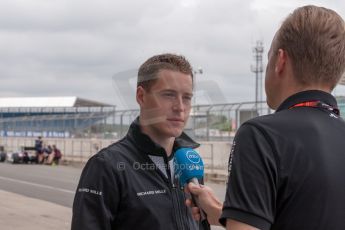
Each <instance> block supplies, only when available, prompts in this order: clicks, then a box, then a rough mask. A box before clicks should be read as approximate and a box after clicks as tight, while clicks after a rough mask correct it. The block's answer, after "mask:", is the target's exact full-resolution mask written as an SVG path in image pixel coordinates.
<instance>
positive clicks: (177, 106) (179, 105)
mask: <svg viewBox="0 0 345 230" xmlns="http://www.w3.org/2000/svg"><path fill="white" fill-rule="evenodd" d="M173 109H174V110H176V111H180V112H183V111H184V110H185V104H184V103H183V98H182V96H178V97H176V99H175V101H174V105H173Z"/></svg>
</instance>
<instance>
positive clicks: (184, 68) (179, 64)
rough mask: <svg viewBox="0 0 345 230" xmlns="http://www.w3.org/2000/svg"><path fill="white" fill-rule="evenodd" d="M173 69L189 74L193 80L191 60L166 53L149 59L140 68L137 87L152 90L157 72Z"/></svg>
mask: <svg viewBox="0 0 345 230" xmlns="http://www.w3.org/2000/svg"><path fill="white" fill-rule="evenodd" d="M163 69H165V70H173V71H177V72H181V73H184V74H188V75H190V76H191V77H192V80H193V69H192V66H191V64H190V63H189V61H188V60H187V59H186V58H185V57H184V56H182V55H177V54H171V53H165V54H160V55H156V56H153V57H151V58H149V59H147V60H146V61H145V62H144V63H143V64H142V65H141V66H140V68H139V71H138V80H137V87H139V86H141V87H143V88H144V89H145V90H150V88H151V86H152V84H153V83H154V82H155V81H156V80H157V74H158V72H159V71H161V70H163Z"/></svg>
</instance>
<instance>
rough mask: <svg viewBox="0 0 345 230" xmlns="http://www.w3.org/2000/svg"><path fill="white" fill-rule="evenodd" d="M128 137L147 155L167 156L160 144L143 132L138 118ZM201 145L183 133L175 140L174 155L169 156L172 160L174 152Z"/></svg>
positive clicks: (133, 123) (132, 125)
mask: <svg viewBox="0 0 345 230" xmlns="http://www.w3.org/2000/svg"><path fill="white" fill-rule="evenodd" d="M127 137H128V138H129V139H131V140H132V141H133V142H134V143H135V144H136V145H137V147H138V148H139V149H140V150H141V151H142V152H144V153H145V154H149V155H156V156H166V155H167V154H166V152H165V149H164V148H163V147H162V146H160V145H159V144H157V143H155V142H154V141H153V140H152V139H151V138H150V137H149V136H148V135H146V134H145V133H143V132H142V131H141V127H140V123H139V117H137V118H136V119H135V120H134V121H133V122H132V124H131V126H130V127H129V130H128V133H127ZM199 146H200V144H199V143H197V142H195V141H194V140H193V139H192V138H190V137H189V136H188V135H187V134H185V133H184V132H182V134H181V136H179V137H177V138H175V142H174V146H173V153H172V154H171V155H170V156H169V159H171V158H172V157H173V156H174V152H175V151H176V150H177V149H179V148H193V149H195V148H197V147H199Z"/></svg>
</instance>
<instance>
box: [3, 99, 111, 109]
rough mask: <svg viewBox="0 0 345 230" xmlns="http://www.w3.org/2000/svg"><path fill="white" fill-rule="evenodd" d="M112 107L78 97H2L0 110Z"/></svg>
mask: <svg viewBox="0 0 345 230" xmlns="http://www.w3.org/2000/svg"><path fill="white" fill-rule="evenodd" d="M93 106H95V107H96V106H97V107H101V106H113V105H110V104H105V103H102V102H96V101H92V100H87V99H82V98H78V97H75V96H73V97H3V98H0V108H23V107H25V108H28V107H93Z"/></svg>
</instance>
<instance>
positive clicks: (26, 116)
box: [0, 102, 271, 141]
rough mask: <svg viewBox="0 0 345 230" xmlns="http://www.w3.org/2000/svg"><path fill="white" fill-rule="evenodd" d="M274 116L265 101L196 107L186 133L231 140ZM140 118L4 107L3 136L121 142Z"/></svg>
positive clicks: (106, 110)
mask: <svg viewBox="0 0 345 230" xmlns="http://www.w3.org/2000/svg"><path fill="white" fill-rule="evenodd" d="M268 113H271V110H270V109H268V107H267V105H266V103H265V102H260V103H258V104H256V103H255V102H243V103H230V104H213V105H196V106H193V108H192V111H191V114H190V118H189V121H188V123H187V125H186V127H185V131H186V132H187V133H188V134H189V135H190V136H191V137H192V138H194V139H196V140H198V141H229V140H230V141H231V139H232V137H233V136H234V133H235V132H236V130H237V128H238V127H239V126H240V124H242V123H243V122H244V121H246V120H248V119H250V118H253V117H256V116H259V115H264V114H268ZM138 115H139V110H138V109H133V110H115V107H77V108H8V109H5V108H1V109H0V137H37V136H43V137H47V138H48V137H52V138H56V137H59V138H99V139H113V140H114V139H119V138H122V137H123V136H124V135H126V133H127V131H128V128H129V125H130V124H131V122H132V121H133V120H134V119H135V118H136V117H137V116H138Z"/></svg>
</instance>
